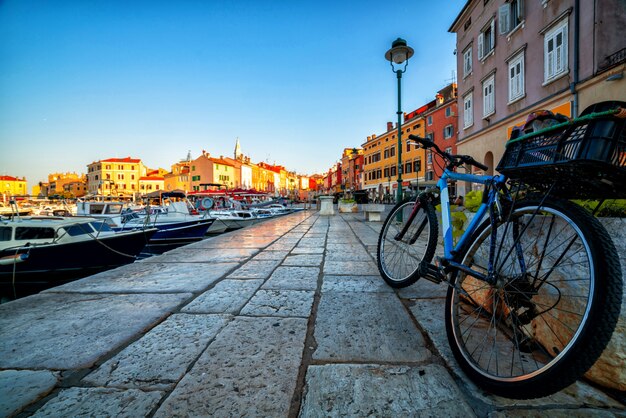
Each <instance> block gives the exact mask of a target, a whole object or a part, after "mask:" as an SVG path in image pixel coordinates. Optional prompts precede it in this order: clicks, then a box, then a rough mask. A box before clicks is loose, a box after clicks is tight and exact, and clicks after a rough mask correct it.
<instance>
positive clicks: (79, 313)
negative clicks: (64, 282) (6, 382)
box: [0, 293, 191, 370]
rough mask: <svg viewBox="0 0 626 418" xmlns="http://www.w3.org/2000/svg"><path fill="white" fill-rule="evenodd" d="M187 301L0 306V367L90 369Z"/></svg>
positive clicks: (174, 297) (79, 298)
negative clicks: (99, 360) (102, 358)
mask: <svg viewBox="0 0 626 418" xmlns="http://www.w3.org/2000/svg"><path fill="white" fill-rule="evenodd" d="M190 297H191V294H190V293H170V294H130V295H109V294H90V295H83V294H78V293H49V294H45V293H40V294H38V295H33V296H29V297H26V298H23V299H18V300H15V301H13V302H10V303H7V304H3V305H0V341H1V343H0V368H4V369H10V368H20V369H42V368H48V369H57V370H68V369H81V368H85V367H91V366H92V365H93V364H94V363H95V362H96V361H97V360H98V359H100V358H101V357H103V356H105V355H107V354H108V353H110V352H112V351H115V350H116V349H117V348H118V347H120V346H123V345H124V344H126V343H127V342H128V341H129V340H130V339H132V338H134V337H135V336H136V335H137V334H139V333H141V332H143V331H145V330H147V329H150V328H151V327H152V326H154V325H155V324H157V323H158V322H160V321H161V320H162V319H163V318H165V317H167V316H168V315H170V313H171V312H172V311H173V310H174V309H177V307H178V306H179V305H180V304H181V303H182V302H184V301H186V300H187V299H189V298H190ZM17 347H19V348H20V349H16V348H17Z"/></svg>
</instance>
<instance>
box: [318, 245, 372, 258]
mask: <svg viewBox="0 0 626 418" xmlns="http://www.w3.org/2000/svg"><path fill="white" fill-rule="evenodd" d="M338 245H340V246H343V248H336V249H335V248H332V249H331V248H327V249H326V253H325V256H326V260H327V261H372V256H371V255H370V254H369V253H368V252H367V251H366V250H365V249H364V248H363V247H360V246H356V245H355V246H346V244H333V246H338Z"/></svg>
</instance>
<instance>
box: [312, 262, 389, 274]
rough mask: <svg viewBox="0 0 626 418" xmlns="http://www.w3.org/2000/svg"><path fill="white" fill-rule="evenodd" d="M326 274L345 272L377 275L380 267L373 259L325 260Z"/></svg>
mask: <svg viewBox="0 0 626 418" xmlns="http://www.w3.org/2000/svg"><path fill="white" fill-rule="evenodd" d="M324 274H334V275H339V274H345V275H348V276H354V275H358V274H363V275H366V276H375V275H377V274H379V273H378V267H376V263H374V262H373V261H343V260H325V261H324Z"/></svg>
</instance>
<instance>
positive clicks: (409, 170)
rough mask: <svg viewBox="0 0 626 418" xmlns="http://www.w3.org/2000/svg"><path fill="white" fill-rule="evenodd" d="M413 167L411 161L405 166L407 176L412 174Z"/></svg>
mask: <svg viewBox="0 0 626 418" xmlns="http://www.w3.org/2000/svg"><path fill="white" fill-rule="evenodd" d="M412 167H413V164H411V162H410V161H409V162H408V163H406V164H405V165H404V173H405V174H409V173H411V168H412Z"/></svg>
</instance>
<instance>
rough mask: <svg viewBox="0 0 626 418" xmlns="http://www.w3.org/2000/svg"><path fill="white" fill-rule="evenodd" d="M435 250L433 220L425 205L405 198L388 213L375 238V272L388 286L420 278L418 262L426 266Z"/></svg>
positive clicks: (429, 208) (402, 285)
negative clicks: (376, 249)
mask: <svg viewBox="0 0 626 418" xmlns="http://www.w3.org/2000/svg"><path fill="white" fill-rule="evenodd" d="M436 247H437V218H436V215H435V209H434V208H433V205H431V204H430V203H429V202H426V201H424V202H422V201H420V200H419V199H417V200H415V199H413V200H411V199H406V200H404V201H403V202H400V203H398V204H397V205H396V206H395V207H394V208H393V209H392V210H391V212H390V213H389V215H388V216H387V219H385V222H384V224H383V228H382V230H381V232H380V235H379V237H378V253H377V255H378V257H377V259H378V270H379V271H380V275H381V276H382V277H383V279H384V280H385V282H387V284H389V285H390V286H392V287H396V288H400V287H406V286H409V285H411V284H413V283H415V282H416V281H417V279H419V278H420V275H419V267H420V263H422V262H427V263H429V262H430V261H431V260H432V259H433V255H434V254H435V248H436Z"/></svg>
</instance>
